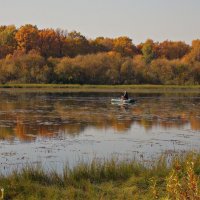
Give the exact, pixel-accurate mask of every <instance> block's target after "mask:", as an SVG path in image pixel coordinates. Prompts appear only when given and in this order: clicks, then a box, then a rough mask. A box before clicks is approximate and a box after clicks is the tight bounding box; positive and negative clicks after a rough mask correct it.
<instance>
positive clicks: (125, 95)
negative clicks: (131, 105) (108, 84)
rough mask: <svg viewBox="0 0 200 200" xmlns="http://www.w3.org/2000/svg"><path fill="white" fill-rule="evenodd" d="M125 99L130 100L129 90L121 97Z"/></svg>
mask: <svg viewBox="0 0 200 200" xmlns="http://www.w3.org/2000/svg"><path fill="white" fill-rule="evenodd" d="M121 98H122V99H123V100H128V92H127V91H125V92H124V95H123V96H122V97H121Z"/></svg>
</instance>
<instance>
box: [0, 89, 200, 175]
mask: <svg viewBox="0 0 200 200" xmlns="http://www.w3.org/2000/svg"><path fill="white" fill-rule="evenodd" d="M120 95H121V94H120V93H100V92H98V93H86V92H84V93H76V92H73V93H67V92H62V93H61V92H59V93H48V92H19V91H18V92H17V91H14V90H11V91H9V90H8V91H0V155H1V156H0V163H1V172H2V173H7V172H9V171H12V170H13V169H14V168H15V169H16V168H20V167H22V166H24V165H26V164H38V163H39V164H41V165H42V166H44V167H45V168H46V169H56V170H58V171H61V170H62V168H63V166H64V165H65V164H66V163H67V164H68V165H69V166H70V167H71V166H74V165H76V164H77V163H78V162H80V161H85V162H89V161H90V160H91V159H93V158H110V157H113V156H114V157H115V156H116V157H118V158H123V159H124V158H138V159H142V160H151V159H153V158H156V157H158V156H159V155H161V154H167V155H171V154H173V153H175V152H185V151H189V150H197V151H198V150H199V149H200V94H190V95H187V94H164V93H163V94H130V95H129V96H132V97H134V98H136V99H137V102H136V103H135V104H132V105H112V104H111V102H110V100H111V98H113V97H119V96H120Z"/></svg>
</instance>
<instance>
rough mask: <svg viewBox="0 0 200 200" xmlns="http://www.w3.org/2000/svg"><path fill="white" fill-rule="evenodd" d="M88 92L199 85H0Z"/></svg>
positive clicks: (170, 89)
mask: <svg viewBox="0 0 200 200" xmlns="http://www.w3.org/2000/svg"><path fill="white" fill-rule="evenodd" d="M7 88H8V89H24V90H30V89H31V90H34V89H37V90H43V91H44V90H45V91H49V90H50V91H72V92H73V91H80V92H84V91H88V92H98V91H99V92H111V91H112V92H118V91H119V92H121V91H123V90H127V91H129V92H144V93H148V92H151V93H153V92H155V93H160V92H170V93H177V92H195V93H199V92H200V85H79V84H0V89H7Z"/></svg>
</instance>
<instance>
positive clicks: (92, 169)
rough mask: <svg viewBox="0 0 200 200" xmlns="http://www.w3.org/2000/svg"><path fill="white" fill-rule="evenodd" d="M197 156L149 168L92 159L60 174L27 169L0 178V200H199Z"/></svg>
mask: <svg viewBox="0 0 200 200" xmlns="http://www.w3.org/2000/svg"><path fill="white" fill-rule="evenodd" d="M199 176H200V154H196V153H188V154H187V155H184V156H175V157H174V158H173V159H172V161H171V162H170V163H168V162H167V158H166V157H164V156H162V157H161V158H160V159H158V160H157V161H155V162H154V164H152V163H151V164H146V163H142V162H137V161H135V160H133V161H130V160H126V161H120V160H118V159H114V158H113V159H111V160H104V161H102V160H97V159H95V160H93V161H92V162H91V163H80V164H78V165H77V166H76V167H74V168H72V169H70V168H68V167H65V168H64V169H63V173H62V174H59V173H57V172H56V171H45V170H44V169H43V168H42V167H41V166H35V167H32V166H26V167H24V168H23V169H22V170H20V171H14V172H12V173H11V174H10V175H6V176H5V175H1V176H0V184H1V185H0V186H1V188H4V191H5V195H4V199H177V200H178V199H182V200H184V199H200V192H199V191H200V182H199Z"/></svg>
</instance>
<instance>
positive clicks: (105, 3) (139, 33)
mask: <svg viewBox="0 0 200 200" xmlns="http://www.w3.org/2000/svg"><path fill="white" fill-rule="evenodd" d="M199 21H200V0H0V25H9V24H15V25H16V26H17V27H19V26H21V25H24V24H27V23H28V24H34V25H37V26H38V28H62V29H66V30H68V31H72V30H76V31H79V32H81V33H82V34H83V35H85V36H86V37H87V38H95V37H98V36H104V37H118V36H124V35H125V36H128V37H130V38H131V39H133V43H135V44H138V43H140V42H144V41H145V40H146V39H148V38H151V39H153V40H154V41H163V40H166V39H168V40H182V41H186V42H187V43H190V42H191V41H192V40H193V39H197V38H199V39H200V22H199Z"/></svg>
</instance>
